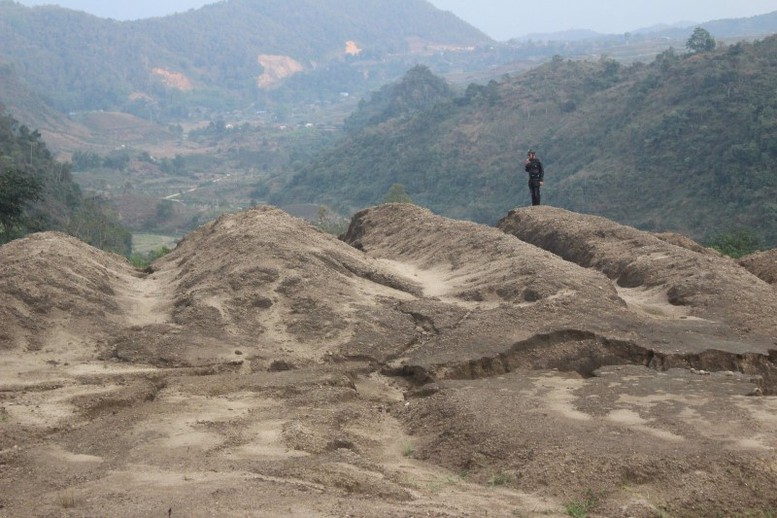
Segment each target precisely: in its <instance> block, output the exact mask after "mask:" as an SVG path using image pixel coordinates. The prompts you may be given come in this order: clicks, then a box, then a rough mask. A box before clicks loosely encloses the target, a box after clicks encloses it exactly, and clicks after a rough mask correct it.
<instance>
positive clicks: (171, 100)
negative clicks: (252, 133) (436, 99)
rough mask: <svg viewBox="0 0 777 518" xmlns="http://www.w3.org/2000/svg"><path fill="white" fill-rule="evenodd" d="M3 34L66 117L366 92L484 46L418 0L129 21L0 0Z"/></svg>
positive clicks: (234, 3) (263, 5) (227, 6)
mask: <svg viewBox="0 0 777 518" xmlns="http://www.w3.org/2000/svg"><path fill="white" fill-rule="evenodd" d="M0 34H2V38H0V56H2V59H3V60H7V61H8V62H9V63H10V64H11V65H13V67H15V69H16V71H17V73H18V74H19V76H20V77H21V78H22V79H23V80H24V81H25V82H26V83H27V84H30V85H34V87H35V88H36V90H37V91H38V92H39V93H41V94H43V95H44V96H46V97H47V100H48V101H49V102H50V104H52V105H53V106H54V107H56V108H57V109H59V110H61V111H63V112H69V111H74V110H94V109H106V110H107V109H111V110H116V109H119V110H125V111H130V112H136V113H144V114H145V113H148V111H149V110H155V111H157V112H159V113H160V114H163V115H165V114H166V115H170V116H176V115H177V116H185V115H186V114H187V112H188V111H189V110H191V109H192V108H193V107H197V108H203V107H204V108H206V109H212V110H227V109H231V108H233V107H235V106H244V105H246V104H250V103H256V104H257V105H261V104H262V103H266V102H269V101H271V100H273V99H274V100H276V101H277V100H284V99H286V98H290V97H294V98H295V99H296V100H304V99H305V98H308V99H316V100H320V99H322V98H323V99H329V98H332V97H335V98H336V97H337V96H338V95H339V94H340V93H341V92H348V91H368V90H369V88H375V87H377V86H379V85H380V84H382V82H384V81H385V80H386V79H385V77H386V76H388V77H390V78H394V77H398V76H399V75H401V73H402V71H404V70H407V69H408V68H410V66H412V63H413V60H414V59H417V56H418V55H419V54H420V53H427V54H428V53H434V52H438V53H439V51H442V50H449V51H454V53H455V51H456V50H457V49H458V50H461V49H463V48H465V47H472V46H475V45H478V44H487V43H489V42H491V40H490V39H489V38H488V37H487V36H486V35H484V34H483V33H481V32H480V31H478V30H476V29H475V28H473V27H472V26H470V25H468V24H466V23H465V22H463V21H461V20H460V19H458V18H456V17H455V16H454V15H452V14H451V13H447V12H443V11H440V10H438V9H436V8H434V7H433V6H432V5H431V4H430V3H428V2H426V1H425V0H392V1H391V2H386V1H385V0H324V1H322V0H226V1H223V2H217V3H214V4H211V5H207V6H205V7H203V8H201V9H198V10H190V11H189V12H186V13H181V14H176V15H172V16H166V17H163V18H151V19H146V20H138V21H132V22H117V21H114V20H107V19H101V18H98V17H94V16H91V15H88V14H85V13H81V12H78V11H72V10H68V9H63V8H59V7H53V6H44V7H34V8H30V7H25V6H22V5H21V4H17V3H15V2H13V1H10V0H0ZM413 56H416V57H415V58H414V57H413ZM280 85H284V88H283V89H278V87H279V86H280Z"/></svg>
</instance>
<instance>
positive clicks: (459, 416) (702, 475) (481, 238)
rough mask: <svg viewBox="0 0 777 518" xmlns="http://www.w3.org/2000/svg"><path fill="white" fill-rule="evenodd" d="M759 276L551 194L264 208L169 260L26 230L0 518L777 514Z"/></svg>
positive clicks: (0, 412) (776, 356) (766, 311)
mask: <svg viewBox="0 0 777 518" xmlns="http://www.w3.org/2000/svg"><path fill="white" fill-rule="evenodd" d="M769 257H770V258H771V259H769ZM764 261H765V262H764ZM769 261H771V263H769ZM754 264H755V263H754ZM757 264H759V266H758V267H757V268H758V270H757V271H756V270H753V271H754V273H756V274H758V272H760V271H769V269H770V268H771V271H774V256H773V255H772V256H767V258H759V262H758V263H757ZM746 267H747V268H749V267H750V263H742V264H741V265H740V264H737V263H735V262H734V261H732V260H729V259H727V258H724V257H721V256H719V255H717V254H715V253H712V252H710V251H708V250H706V249H704V248H702V247H699V246H698V245H697V244H695V243H692V242H690V241H688V240H686V239H684V238H682V237H681V236H671V235H660V236H657V235H652V234H648V233H644V232H639V231H636V230H634V229H631V228H627V227H623V226H620V225H616V224H615V223H612V222H610V221H607V220H603V219H601V218H593V217H589V216H582V215H579V214H574V213H570V212H566V211H562V210H559V209H553V208H550V207H532V208H527V209H520V210H517V211H513V212H511V213H510V214H509V215H508V216H507V217H506V218H505V219H504V220H503V221H501V222H500V224H499V225H498V228H490V227H486V226H482V225H476V224H472V223H467V222H460V221H453V220H450V219H446V218H442V217H439V216H435V215H433V214H432V213H430V212H428V211H426V210H424V209H420V208H418V207H415V206H412V205H401V204H400V205H384V206H380V207H376V208H373V209H369V210H366V211H363V212H361V213H359V214H357V215H355V216H354V218H353V221H352V223H351V227H350V229H349V230H348V232H347V234H346V235H345V236H343V238H342V240H338V239H336V238H334V237H332V236H329V235H326V234H324V233H322V232H320V231H318V230H316V229H315V228H313V227H311V226H310V225H308V224H306V223H305V222H303V221H302V220H298V219H295V218H292V217H290V216H288V215H287V214H285V213H283V212H281V211H279V210H277V209H274V208H269V207H261V208H257V209H252V210H248V211H245V212H242V213H239V214H235V215H230V216H225V217H222V218H220V219H219V220H217V221H214V222H212V223H209V224H207V225H205V226H203V227H201V228H200V229H198V230H197V231H195V232H193V233H191V234H190V235H188V236H187V237H186V238H185V239H184V240H183V241H182V242H181V243H180V244H179V245H178V246H177V247H176V249H175V250H174V251H173V252H172V253H171V254H169V255H168V256H165V257H164V258H162V259H160V260H158V261H157V262H156V263H155V264H154V265H153V271H151V272H146V273H143V272H138V271H136V270H134V269H133V268H131V267H130V266H129V265H128V263H127V262H126V261H124V259H123V258H120V257H116V256H112V255H110V254H106V253H103V252H101V251H98V250H95V249H93V248H91V247H89V246H87V245H85V244H83V243H81V242H79V241H77V240H75V239H72V238H70V237H68V236H65V235H63V234H57V233H44V234H37V235H33V236H30V237H28V238H26V239H22V240H18V241H15V242H12V243H9V244H7V245H4V246H3V247H0V323H1V326H0V516H9V517H17V516H25V517H27V516H73V517H77V516H78V517H80V516H90V517H91V516H95V517H97V516H118V517H121V516H126V517H138V516H159V517H164V516H168V517H171V516H186V517H197V516H220V517H223V516H252V517H253V516H267V517H270V516H300V517H303V516H304V517H310V516H321V517H345V516H354V517H355V516H364V517H368V516H369V517H373V516H374V517H411V516H412V517H421V516H436V517H461V516H471V517H480V516H566V515H568V514H574V513H578V514H577V515H578V516H583V515H588V516H616V517H617V516H623V517H627V516H635V517H641V516H645V517H647V516H657V517H658V516H716V515H718V516H743V517H744V516H750V517H756V516H764V517H766V516H774V515H775V513H777V491H775V488H777V455H775V448H777V400H776V399H775V398H774V397H773V396H774V394H775V393H776V392H777V375H776V374H775V373H776V372H777V371H776V370H775V362H776V361H777V343H775V337H777V317H775V315H777V290H775V287H774V285H773V284H769V282H773V281H769V280H768V279H760V278H758V277H757V276H756V275H754V274H753V273H750V271H748V270H747V269H746Z"/></svg>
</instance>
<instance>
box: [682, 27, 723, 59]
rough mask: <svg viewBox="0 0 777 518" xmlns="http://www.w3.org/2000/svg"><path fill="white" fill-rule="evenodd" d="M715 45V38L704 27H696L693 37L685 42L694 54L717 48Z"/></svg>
mask: <svg viewBox="0 0 777 518" xmlns="http://www.w3.org/2000/svg"><path fill="white" fill-rule="evenodd" d="M715 46H716V43H715V38H713V37H712V35H711V34H710V33H709V32H708V31H707V29H704V28H703V27H696V28H695V29H694V30H693V34H692V35H691V37H690V38H688V41H687V42H686V43H685V47H686V48H687V49H688V50H689V51H691V52H692V53H694V54H696V53H697V52H709V51H711V50H715Z"/></svg>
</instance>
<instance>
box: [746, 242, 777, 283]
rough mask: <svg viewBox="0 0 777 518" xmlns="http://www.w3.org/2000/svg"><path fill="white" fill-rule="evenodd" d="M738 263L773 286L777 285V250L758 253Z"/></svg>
mask: <svg viewBox="0 0 777 518" xmlns="http://www.w3.org/2000/svg"><path fill="white" fill-rule="evenodd" d="M738 263H739V265H740V266H743V267H744V268H746V269H747V270H748V271H749V272H751V273H752V274H753V275H755V276H757V277H759V278H760V279H762V280H764V281H766V282H768V283H769V284H771V285H772V286H774V285H776V284H777V250H768V251H766V252H756V253H754V254H750V255H747V256H745V257H742V258H741V259H740V260H739V261H738Z"/></svg>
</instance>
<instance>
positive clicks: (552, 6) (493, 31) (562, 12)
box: [18, 0, 777, 41]
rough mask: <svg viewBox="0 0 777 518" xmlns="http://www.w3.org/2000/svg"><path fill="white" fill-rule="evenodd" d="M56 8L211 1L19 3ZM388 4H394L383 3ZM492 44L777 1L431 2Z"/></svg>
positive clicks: (146, 12) (145, 8) (727, 13)
mask: <svg viewBox="0 0 777 518" xmlns="http://www.w3.org/2000/svg"><path fill="white" fill-rule="evenodd" d="M18 1H20V3H22V4H25V5H45V4H56V5H60V6H62V7H67V8H70V9H78V10H80V11H86V12H88V13H92V14H95V15H97V16H102V17H106V18H114V19H117V20H134V19H137V18H147V17H151V16H164V15H166V14H171V13H174V12H182V11H187V10H189V9H192V8H198V7H202V6H203V5H205V4H209V3H214V1H213V0H130V1H117V0H18ZM386 1H387V2H391V1H392V0H386ZM430 1H431V3H432V4H433V5H435V6H436V7H437V8H439V9H443V10H446V11H451V12H453V13H454V14H456V15H457V16H458V17H459V18H461V19H463V20H465V21H467V22H469V23H470V24H472V25H474V26H475V27H477V28H478V29H480V30H482V31H483V32H485V33H486V34H488V35H489V36H491V37H492V38H494V39H496V40H501V41H504V40H508V39H510V38H515V37H518V36H524V35H526V34H530V33H538V32H556V31H563V30H567V29H591V30H594V31H597V32H602V33H614V34H620V33H624V32H629V31H633V30H635V29H640V28H642V27H650V26H652V25H657V24H660V23H668V24H672V23H675V22H680V21H688V22H693V23H700V22H706V21H710V20H718V19H721V18H744V17H748V16H754V15H757V14H764V13H769V12H773V11H777V0H542V1H541V2H537V1H536V0H533V1H529V0H526V1H522V0H430Z"/></svg>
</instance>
